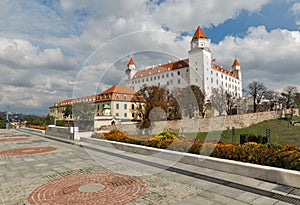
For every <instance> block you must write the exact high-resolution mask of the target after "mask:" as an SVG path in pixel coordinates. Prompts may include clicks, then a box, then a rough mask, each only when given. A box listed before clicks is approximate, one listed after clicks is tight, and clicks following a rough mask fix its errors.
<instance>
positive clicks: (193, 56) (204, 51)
mask: <svg viewBox="0 0 300 205" xmlns="http://www.w3.org/2000/svg"><path fill="white" fill-rule="evenodd" d="M209 43H210V40H209V39H208V38H207V37H206V35H205V34H204V33H203V31H202V30H201V28H200V27H198V28H197V30H196V32H195V34H194V36H193V39H192V40H191V49H190V50H189V51H188V59H185V60H179V61H175V62H169V63H166V64H163V65H158V66H153V67H151V68H147V69H144V70H140V71H137V70H136V65H135V63H134V61H133V60H132V59H130V61H129V63H128V65H127V70H126V79H127V80H126V83H127V86H128V87H130V88H131V89H133V90H135V91H138V90H139V89H141V88H142V87H143V86H144V85H147V86H153V85H156V86H160V87H165V88H166V89H169V90H173V89H174V88H183V87H186V86H188V85H197V86H199V87H200V88H201V89H202V90H203V91H205V94H206V97H207V98H209V96H210V95H211V94H212V90H213V89H214V88H219V87H223V88H224V90H226V91H227V92H229V93H230V94H232V95H234V96H237V97H242V73H241V69H240V65H239V62H238V61H237V60H236V59H235V61H234V63H233V65H232V70H231V71H229V70H227V69H225V68H223V67H221V66H218V65H216V64H214V63H212V57H211V56H212V55H211V51H210V49H209Z"/></svg>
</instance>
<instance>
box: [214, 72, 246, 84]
mask: <svg viewBox="0 0 300 205" xmlns="http://www.w3.org/2000/svg"><path fill="white" fill-rule="evenodd" d="M211 75H213V71H211ZM216 76H217V77H218V76H219V73H218V72H216ZM221 78H222V79H223V78H224V75H223V74H221ZM225 80H227V75H225ZM228 80H229V82H235V83H237V82H236V80H235V79H233V78H230V77H228ZM238 84H240V82H239V81H238Z"/></svg>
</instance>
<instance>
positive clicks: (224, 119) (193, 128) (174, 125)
mask: <svg viewBox="0 0 300 205" xmlns="http://www.w3.org/2000/svg"><path fill="white" fill-rule="evenodd" d="M281 117H283V116H282V112H281V111H270V112H259V113H249V114H242V115H229V116H219V117H212V118H200V119H182V120H177V121H159V122H153V123H152V126H151V127H150V128H149V129H147V130H145V132H146V133H147V132H148V133H150V134H151V133H158V132H160V131H163V130H164V131H171V132H182V131H183V132H210V131H220V130H226V129H227V127H230V128H231V127H235V128H244V127H248V126H250V125H253V124H256V123H259V122H262V121H265V120H270V119H277V118H281ZM116 127H117V128H118V129H120V130H122V131H126V132H128V133H131V134H136V133H139V132H141V131H140V130H139V129H137V126H136V124H133V125H117V126H116ZM107 128H108V130H110V129H113V128H114V126H108V127H107Z"/></svg>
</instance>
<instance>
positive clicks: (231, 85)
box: [207, 78, 240, 91]
mask: <svg viewBox="0 0 300 205" xmlns="http://www.w3.org/2000/svg"><path fill="white" fill-rule="evenodd" d="M207 80H208V79H207ZM213 82H214V79H213V78H211V83H213ZM216 84H217V85H219V80H216ZM220 85H222V87H224V82H221V84H220ZM225 87H226V88H227V87H228V89H230V88H231V89H235V90H238V91H240V87H237V86H235V85H233V84H230V83H228V84H227V82H226V83H225Z"/></svg>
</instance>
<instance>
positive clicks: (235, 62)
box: [232, 59, 240, 67]
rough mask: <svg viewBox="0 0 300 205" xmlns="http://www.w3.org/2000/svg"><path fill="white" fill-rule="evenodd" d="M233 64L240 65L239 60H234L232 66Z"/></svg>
mask: <svg viewBox="0 0 300 205" xmlns="http://www.w3.org/2000/svg"><path fill="white" fill-rule="evenodd" d="M234 66H240V64H239V62H238V60H237V59H235V60H234V62H233V64H232V67H234Z"/></svg>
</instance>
